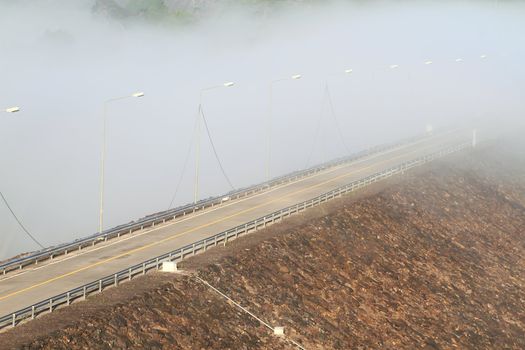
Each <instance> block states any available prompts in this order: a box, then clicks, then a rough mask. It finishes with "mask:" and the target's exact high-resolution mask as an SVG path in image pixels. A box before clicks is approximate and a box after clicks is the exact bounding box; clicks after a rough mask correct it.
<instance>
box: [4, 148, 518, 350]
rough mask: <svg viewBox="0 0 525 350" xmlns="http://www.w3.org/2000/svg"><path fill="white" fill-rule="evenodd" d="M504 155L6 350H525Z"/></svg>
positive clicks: (468, 159)
mask: <svg viewBox="0 0 525 350" xmlns="http://www.w3.org/2000/svg"><path fill="white" fill-rule="evenodd" d="M495 149H496V148H491V149H488V150H484V151H478V152H476V153H474V154H467V155H465V154H463V155H461V156H456V157H454V158H451V159H450V160H447V161H441V162H437V163H434V164H432V165H430V166H428V167H426V168H424V169H420V170H418V171H417V172H414V173H411V174H409V175H407V176H405V177H403V178H398V179H397V180H395V181H394V182H396V183H390V184H388V185H389V186H388V188H386V187H385V186H386V184H382V185H381V186H382V187H375V188H374V189H369V190H368V193H367V195H363V194H361V198H358V197H356V196H355V195H350V196H347V197H345V198H343V199H341V200H337V201H333V202H331V203H328V205H325V206H321V207H318V208H315V209H313V210H311V211H308V212H307V214H306V215H303V216H297V217H296V218H293V219H291V220H289V221H286V222H284V223H283V224H279V225H274V226H272V227H270V228H268V229H266V230H263V231H260V232H258V233H256V234H253V235H250V236H248V237H246V238H242V239H239V240H236V241H234V242H232V243H231V244H230V245H228V246H227V247H225V248H218V249H213V250H210V251H209V252H207V253H206V254H203V255H199V256H197V257H194V258H192V259H190V260H188V261H186V262H184V263H183V268H184V269H185V271H186V273H185V274H177V275H171V274H160V273H157V274H152V275H148V276H145V277H142V278H138V279H136V280H134V281H131V282H129V283H125V284H123V285H122V286H121V287H119V288H114V289H110V290H108V291H106V292H104V293H102V294H101V295H98V296H95V297H92V298H89V299H88V300H87V301H86V302H80V303H77V304H74V305H73V306H71V307H69V308H64V309H61V310H58V311H57V312H54V313H53V314H49V315H46V316H44V317H41V318H39V319H37V320H35V321H33V322H29V323H27V324H25V325H21V326H20V327H17V328H15V329H14V330H12V331H9V332H6V333H4V334H0V348H25V349H41V348H43V349H110V348H133V349H144V348H146V349H164V348H165V349H172V348H173V349H176V348H184V349H253V348H260V349H281V348H282V349H284V348H286V349H288V348H290V349H291V348H295V345H293V344H292V343H290V342H289V341H288V340H289V339H293V340H295V341H297V342H298V343H300V344H303V346H304V347H305V348H307V349H311V348H315V349H353V348H356V349H365V348H387V349H388V348H390V349H398V348H405V349H412V348H423V349H451V348H458V349H464V348H468V349H494V348H498V349H500V348H508V349H523V348H525V259H524V258H523V256H525V255H524V253H525V207H524V204H525V201H524V199H525V195H524V194H525V186H523V185H524V184H525V181H523V174H525V172H523V169H525V167H523V168H521V167H516V166H514V165H513V167H510V166H508V165H509V164H516V163H515V162H514V161H513V162H512V163H511V159H508V158H507V159H506V158H504V157H502V156H498V153H497V152H496V151H495ZM505 155H507V153H505ZM194 275H198V276H200V277H201V278H202V279H204V280H206V281H207V282H209V283H210V284H211V285H213V286H215V287H216V288H218V289H219V290H221V291H222V292H224V293H225V294H227V295H228V296H230V297H231V298H232V299H234V300H235V301H237V302H238V303H240V304H241V305H242V306H244V307H246V308H247V309H249V310H250V311H251V312H253V313H254V314H255V315H257V316H258V317H259V318H261V319H262V320H264V321H266V322H267V323H269V324H271V325H272V326H284V327H285V333H286V337H285V338H280V337H276V336H274V335H273V334H272V333H271V332H270V331H269V330H268V329H267V328H265V327H264V326H262V325H261V324H260V323H259V322H258V321H256V320H255V319H253V318H252V317H250V316H249V315H248V314H246V313H244V312H243V311H241V310H240V309H238V308H236V307H235V306H233V305H232V304H230V303H228V302H227V301H226V300H225V299H224V298H223V297H221V296H219V295H218V294H217V293H216V292H214V291H212V290H211V289H210V288H208V287H207V286H205V285H204V284H203V283H202V282H200V281H198V280H197V279H196V278H195V277H194Z"/></svg>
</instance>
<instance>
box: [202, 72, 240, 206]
mask: <svg viewBox="0 0 525 350" xmlns="http://www.w3.org/2000/svg"><path fill="white" fill-rule="evenodd" d="M233 85H235V83H234V82H232V81H229V82H226V83H223V84H221V85H214V86H210V87H207V88H204V89H201V91H200V93H199V108H198V110H197V127H196V132H197V135H196V137H195V180H194V181H195V182H194V187H193V203H194V204H197V202H198V201H199V174H200V153H201V142H200V139H201V128H202V126H201V118H202V100H203V95H204V93H205V92H206V91H209V90H214V89H218V88H223V87H232V86H233Z"/></svg>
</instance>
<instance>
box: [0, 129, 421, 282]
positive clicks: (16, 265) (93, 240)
mask: <svg viewBox="0 0 525 350" xmlns="http://www.w3.org/2000/svg"><path fill="white" fill-rule="evenodd" d="M423 138H425V136H419V137H412V138H409V139H405V140H403V141H400V142H396V143H391V144H387V145H381V146H376V147H373V148H370V149H368V150H366V151H362V152H359V153H356V154H353V155H351V156H347V157H343V158H339V159H336V160H333V161H330V162H327V163H323V164H320V165H317V166H314V167H311V168H309V169H306V170H302V171H297V172H294V173H291V174H287V175H284V176H281V177H278V178H275V179H272V180H270V181H268V182H265V183H262V184H259V185H255V186H251V187H248V188H244V189H240V190H236V191H232V192H229V193H227V194H225V195H222V196H218V197H213V198H209V199H205V200H202V201H200V202H198V203H197V204H189V205H185V206H182V207H178V208H174V209H170V210H166V211H163V212H159V213H156V214H152V215H148V216H146V217H144V218H142V219H139V220H137V221H132V222H130V223H128V224H124V225H120V226H117V227H115V228H112V229H109V230H106V231H104V232H102V233H96V234H93V235H91V236H88V237H86V238H82V239H78V240H75V241H73V242H70V243H65V244H61V245H58V246H54V247H50V248H47V249H44V250H41V251H37V252H34V253H31V254H28V255H25V256H22V257H19V258H14V259H10V260H7V261H5V262H3V263H1V264H0V274H2V275H5V274H7V273H8V272H11V271H15V270H20V269H23V268H24V267H26V266H29V265H35V264H38V263H39V262H42V261H45V260H49V259H54V258H55V257H57V256H61V255H67V254H69V253H73V252H76V251H79V250H82V249H84V248H86V247H91V246H95V245H96V244H99V243H102V242H106V241H108V240H110V239H113V238H118V237H120V236H123V235H126V234H131V233H133V232H135V231H139V230H143V229H145V228H148V227H153V226H155V225H158V224H162V223H165V222H166V221H170V220H174V219H176V218H179V217H181V216H186V215H188V214H192V213H195V212H198V211H202V210H204V209H207V208H210V207H214V206H216V205H220V204H221V203H223V198H224V197H228V198H229V200H236V199H239V198H243V197H247V196H250V195H253V194H256V193H259V192H261V191H265V190H268V189H269V188H272V187H275V186H279V185H282V184H284V183H288V182H292V181H296V180H298V179H301V178H304V177H307V176H311V175H313V174H316V173H318V172H321V171H323V170H326V169H328V168H331V167H334V166H338V165H341V164H344V163H350V162H353V161H356V160H358V159H361V158H364V157H367V156H369V155H372V154H376V153H379V152H384V151H387V150H390V149H394V148H396V147H399V146H402V145H406V144H410V143H413V142H415V141H417V140H420V139H423Z"/></svg>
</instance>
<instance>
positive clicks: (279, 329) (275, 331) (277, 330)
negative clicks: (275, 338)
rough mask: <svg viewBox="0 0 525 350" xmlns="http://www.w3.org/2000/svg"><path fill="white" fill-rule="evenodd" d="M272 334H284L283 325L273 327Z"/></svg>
mask: <svg viewBox="0 0 525 350" xmlns="http://www.w3.org/2000/svg"><path fill="white" fill-rule="evenodd" d="M273 334H274V335H279V336H284V327H274V328H273Z"/></svg>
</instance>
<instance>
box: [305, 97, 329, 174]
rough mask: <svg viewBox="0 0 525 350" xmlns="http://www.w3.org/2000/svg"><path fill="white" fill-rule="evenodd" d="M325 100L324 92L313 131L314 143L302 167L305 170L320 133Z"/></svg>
mask: <svg viewBox="0 0 525 350" xmlns="http://www.w3.org/2000/svg"><path fill="white" fill-rule="evenodd" d="M325 98H326V91H325V94H324V95H323V100H322V101H321V113H319V119H318V120H317V126H316V129H315V136H314V142H312V148H311V150H310V154H309V155H308V158H307V160H306V165H305V166H304V167H305V169H306V168H308V165H310V161H311V160H312V157H313V155H314V152H315V147H316V146H317V140H318V139H319V133H320V132H321V121H322V119H323V113H324V105H325V101H326V100H325Z"/></svg>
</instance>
